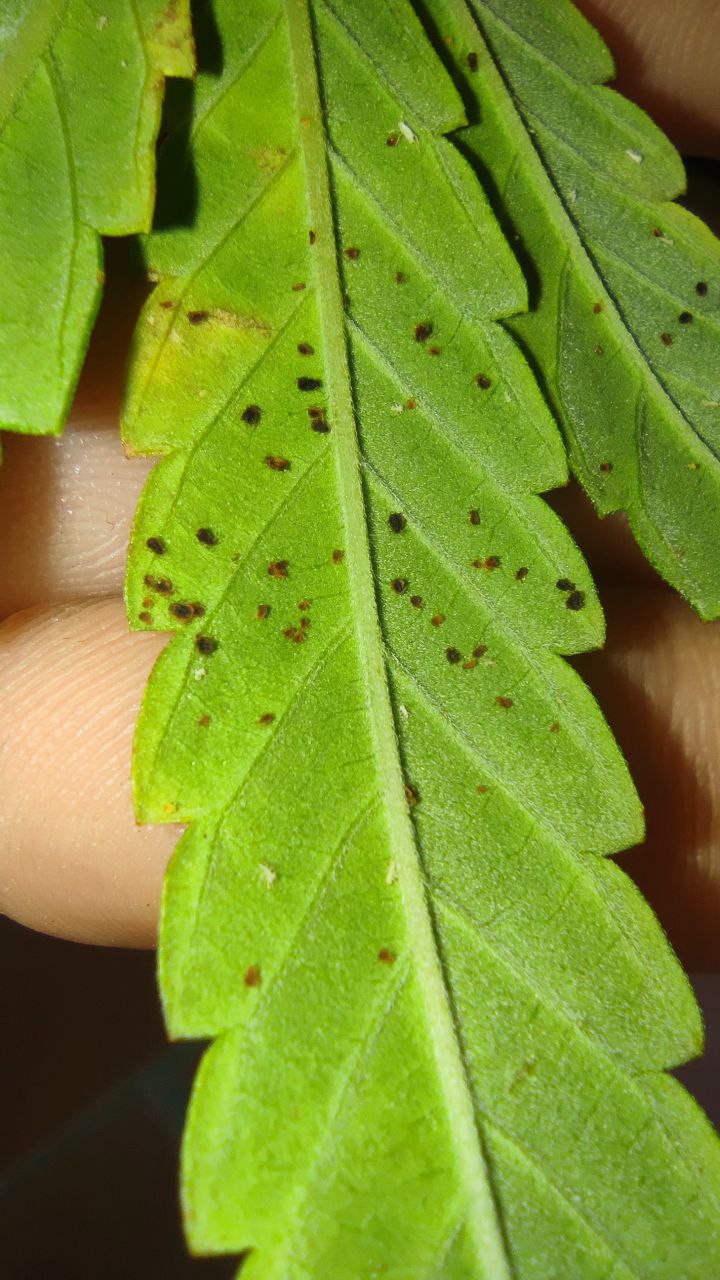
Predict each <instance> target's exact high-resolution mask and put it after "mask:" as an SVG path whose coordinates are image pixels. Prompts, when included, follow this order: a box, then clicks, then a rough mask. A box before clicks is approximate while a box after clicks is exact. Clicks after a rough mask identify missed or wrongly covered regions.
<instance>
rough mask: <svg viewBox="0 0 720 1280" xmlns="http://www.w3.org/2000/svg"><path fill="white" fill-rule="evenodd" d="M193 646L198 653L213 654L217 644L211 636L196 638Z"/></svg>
mask: <svg viewBox="0 0 720 1280" xmlns="http://www.w3.org/2000/svg"><path fill="white" fill-rule="evenodd" d="M195 646H196V648H197V650H198V652H199V653H205V654H208V653H214V652H215V650H216V649H217V647H218V642H217V640H214V639H213V637H212V636H196V637H195Z"/></svg>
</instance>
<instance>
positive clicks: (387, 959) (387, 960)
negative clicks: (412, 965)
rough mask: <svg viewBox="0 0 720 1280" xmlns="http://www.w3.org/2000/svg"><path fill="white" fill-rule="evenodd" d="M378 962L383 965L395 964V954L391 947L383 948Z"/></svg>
mask: <svg viewBox="0 0 720 1280" xmlns="http://www.w3.org/2000/svg"><path fill="white" fill-rule="evenodd" d="M378 960H379V961H380V963H381V964H394V963H395V952H394V951H391V950H390V948H389V947H381V948H380V950H379V951H378Z"/></svg>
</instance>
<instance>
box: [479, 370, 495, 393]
mask: <svg viewBox="0 0 720 1280" xmlns="http://www.w3.org/2000/svg"><path fill="white" fill-rule="evenodd" d="M475 381H476V383H477V385H478V386H479V387H480V389H481V390H482V391H487V389H488V387H489V386H491V385H492V383H491V381H490V379H489V378H488V376H487V374H486V373H478V374H477V376H476V378H475Z"/></svg>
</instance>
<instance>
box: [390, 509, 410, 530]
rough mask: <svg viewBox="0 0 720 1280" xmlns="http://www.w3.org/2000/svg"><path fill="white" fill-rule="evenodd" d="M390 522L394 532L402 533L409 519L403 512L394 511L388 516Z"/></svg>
mask: <svg viewBox="0 0 720 1280" xmlns="http://www.w3.org/2000/svg"><path fill="white" fill-rule="evenodd" d="M388 524H389V525H390V528H391V529H392V531H393V533H402V531H403V529H404V528H405V527H406V525H407V520H406V519H405V517H404V515H402V514H401V512H399V511H393V513H392V515H390V516H388Z"/></svg>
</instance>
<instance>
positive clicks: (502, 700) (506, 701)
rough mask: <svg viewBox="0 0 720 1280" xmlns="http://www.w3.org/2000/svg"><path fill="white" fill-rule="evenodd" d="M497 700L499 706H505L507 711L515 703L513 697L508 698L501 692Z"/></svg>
mask: <svg viewBox="0 0 720 1280" xmlns="http://www.w3.org/2000/svg"><path fill="white" fill-rule="evenodd" d="M495 701H496V702H497V704H498V706H499V707H503V708H504V709H505V711H507V710H508V708H509V707H511V706H512V704H513V702H512V698H506V697H505V695H504V694H500V695H499V697H497V698H496V699H495Z"/></svg>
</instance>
